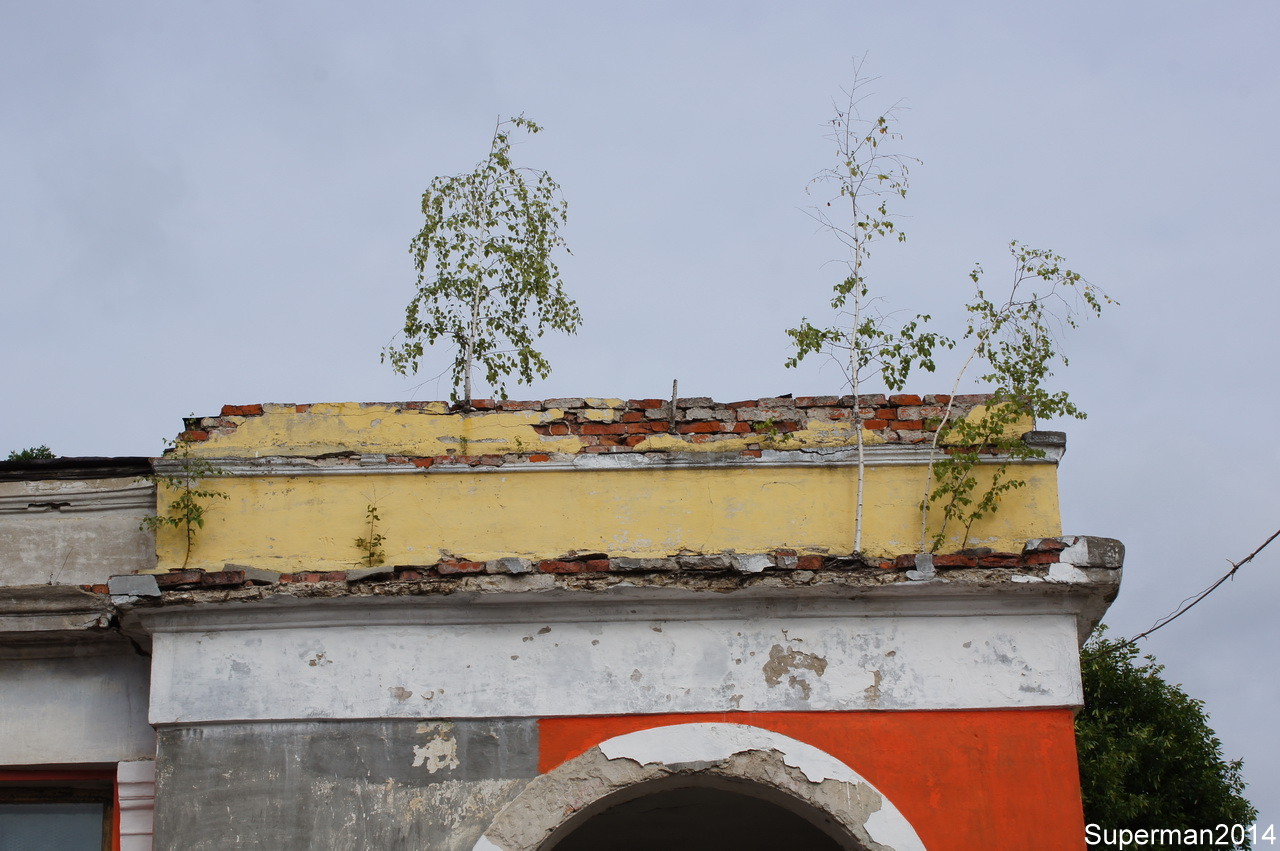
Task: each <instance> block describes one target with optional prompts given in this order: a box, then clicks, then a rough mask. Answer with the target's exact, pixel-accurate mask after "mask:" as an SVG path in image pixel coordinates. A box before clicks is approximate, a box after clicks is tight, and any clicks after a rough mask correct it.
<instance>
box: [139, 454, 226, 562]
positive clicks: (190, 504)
mask: <svg viewBox="0 0 1280 851" xmlns="http://www.w3.org/2000/svg"><path fill="white" fill-rule="evenodd" d="M165 446H166V447H167V448H166V449H165V455H167V456H169V458H170V460H172V461H173V462H174V463H175V464H176V466H177V470H176V471H174V472H172V473H159V472H157V473H153V474H151V475H150V476H146V477H144V478H146V480H147V481H149V482H151V483H152V484H154V485H156V487H157V488H159V489H160V490H161V491H163V492H165V493H172V494H174V498H173V499H172V500H171V501H170V502H169V503H168V505H166V506H165V510H164V512H163V513H156V514H152V515H149V516H147V517H144V518H142V524H141V528H143V529H149V530H151V531H153V532H154V531H156V530H158V529H160V528H162V527H165V526H168V527H171V528H173V529H180V530H181V531H182V535H183V541H184V544H185V549H184V551H183V557H182V566H183V567H186V566H187V564H188V563H189V562H190V561H191V550H192V548H193V547H194V546H195V540H196V531H197V530H198V529H203V528H204V515H205V512H206V511H208V507H209V503H210V501H211V500H214V499H227V498H228V497H227V495H226V494H225V493H223V492H222V491H219V490H214V489H213V488H211V487H209V486H208V485H207V484H206V480H208V479H211V478H216V477H217V476H221V475H223V474H224V471H223V470H222V469H221V468H219V467H218V466H217V465H216V464H213V463H211V462H210V461H207V460H206V459H204V458H200V457H197V456H196V455H195V454H193V453H192V451H191V449H192V443H191V441H190V440H188V439H187V438H186V437H185V436H179V437H178V438H177V439H176V440H166V441H165Z"/></svg>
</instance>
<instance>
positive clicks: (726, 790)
mask: <svg viewBox="0 0 1280 851" xmlns="http://www.w3.org/2000/svg"><path fill="white" fill-rule="evenodd" d="M650 785H657V786H662V785H664V784H650ZM619 798H621V799H622V800H620V801H618V802H617V803H611V802H612V801H614V800H616V799H619ZM592 809H593V812H588V813H583V814H580V816H579V817H578V818H577V819H574V820H573V821H571V822H570V823H568V824H566V825H564V826H563V827H562V828H561V830H559V831H557V832H556V833H557V836H559V837H561V838H557V837H555V836H553V837H552V838H551V839H550V840H549V841H548V842H547V843H546V844H545V845H543V848H544V849H546V851H598V849H601V848H608V849H609V851H651V849H654V848H661V849H663V851H707V849H712V848H733V849H735V851H756V850H757V849H759V851H773V849H777V848H804V849H806V851H843V849H848V848H849V847H850V846H849V845H847V844H842V843H839V842H837V841H835V840H834V839H832V838H831V836H830V835H828V834H827V832H826V831H824V830H822V829H821V828H819V827H818V826H817V825H816V824H815V823H814V821H813V820H811V819H814V820H818V819H821V814H820V813H819V812H818V811H817V810H813V812H812V813H807V812H805V813H804V814H803V815H802V814H801V813H802V812H803V811H806V810H812V809H813V808H812V807H808V806H807V805H804V804H803V803H801V802H798V801H797V802H795V804H794V805H793V806H791V807H784V806H782V805H780V804H778V803H774V802H773V801H770V800H766V799H765V798H763V797H758V796H756V795H751V794H748V793H747V790H746V789H745V788H743V787H742V786H741V784H728V785H722V786H709V785H698V786H677V787H675V788H657V789H654V790H653V791H650V792H648V793H647V794H641V795H639V796H632V795H627V796H621V795H618V796H612V797H611V798H609V799H606V800H604V801H602V802H599V803H598V804H597V807H594V808H592ZM806 816H809V818H806Z"/></svg>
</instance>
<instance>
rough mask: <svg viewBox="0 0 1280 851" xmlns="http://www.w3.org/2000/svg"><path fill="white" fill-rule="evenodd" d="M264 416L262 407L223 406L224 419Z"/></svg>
mask: <svg viewBox="0 0 1280 851" xmlns="http://www.w3.org/2000/svg"><path fill="white" fill-rule="evenodd" d="M261 414H262V406H261V405H223V406H222V416H224V417H256V416H260V415H261Z"/></svg>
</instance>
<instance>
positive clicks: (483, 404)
mask: <svg viewBox="0 0 1280 851" xmlns="http://www.w3.org/2000/svg"><path fill="white" fill-rule="evenodd" d="M471 407H472V408H473V409H474V410H477V411H492V410H494V409H496V408H497V407H498V403H497V402H495V401H494V400H493V399H472V400H471Z"/></svg>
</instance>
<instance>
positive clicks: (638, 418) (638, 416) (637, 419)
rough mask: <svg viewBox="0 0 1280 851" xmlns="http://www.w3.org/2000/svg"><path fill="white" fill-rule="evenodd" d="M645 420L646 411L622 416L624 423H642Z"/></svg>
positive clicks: (627, 413) (631, 412)
mask: <svg viewBox="0 0 1280 851" xmlns="http://www.w3.org/2000/svg"><path fill="white" fill-rule="evenodd" d="M645 419H646V417H645V415H644V411H627V412H626V413H625V414H623V415H622V421H623V422H624V423H642V422H644V421H645Z"/></svg>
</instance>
